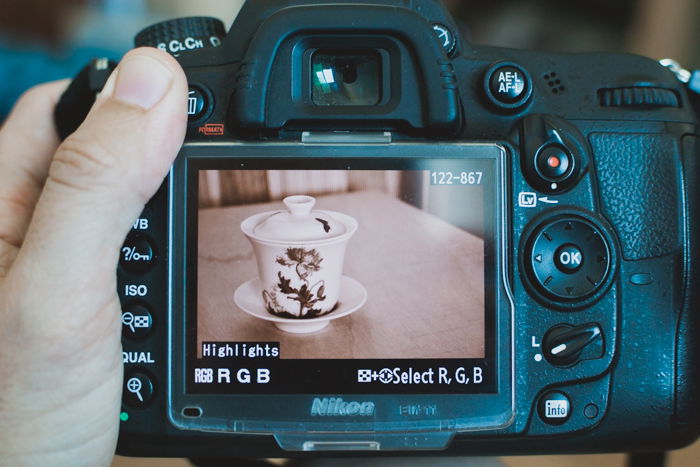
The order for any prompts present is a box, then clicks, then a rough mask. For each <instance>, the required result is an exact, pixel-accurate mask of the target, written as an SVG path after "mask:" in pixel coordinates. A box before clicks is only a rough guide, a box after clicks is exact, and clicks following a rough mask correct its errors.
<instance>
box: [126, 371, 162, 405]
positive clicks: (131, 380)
mask: <svg viewBox="0 0 700 467" xmlns="http://www.w3.org/2000/svg"><path fill="white" fill-rule="evenodd" d="M154 389H155V388H154V386H153V382H152V381H151V378H149V377H148V375H146V374H144V373H142V372H140V371H135V372H129V373H127V374H126V375H124V387H123V390H122V401H123V402H124V404H126V405H128V406H129V407H133V408H136V409H140V408H143V407H145V406H146V405H147V404H148V403H149V402H150V401H151V399H152V398H153V392H154Z"/></svg>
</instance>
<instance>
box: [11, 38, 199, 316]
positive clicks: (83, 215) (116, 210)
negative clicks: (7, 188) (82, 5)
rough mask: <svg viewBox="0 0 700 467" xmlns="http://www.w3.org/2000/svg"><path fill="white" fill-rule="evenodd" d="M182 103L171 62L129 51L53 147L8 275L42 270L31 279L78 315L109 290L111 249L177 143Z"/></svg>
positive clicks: (183, 118) (180, 82) (150, 52)
mask: <svg viewBox="0 0 700 467" xmlns="http://www.w3.org/2000/svg"><path fill="white" fill-rule="evenodd" d="M186 103H187V80H186V78H185V75H184V73H183V71H182V69H181V68H180V66H179V65H178V64H177V62H176V61H175V60H174V59H173V58H172V57H170V56H169V55H168V54H166V53H164V52H161V51H159V50H157V49H149V48H143V49H137V50H134V51H132V52H130V53H128V54H127V55H126V56H125V57H124V59H123V60H122V62H121V63H120V65H119V66H118V67H117V69H116V70H115V71H114V73H113V74H112V76H111V77H110V79H109V80H108V82H107V85H106V86H105V89H104V90H103V92H102V94H101V96H100V98H99V99H98V102H97V104H96V105H95V106H94V107H93V109H92V110H91V112H90V114H89V115H88V116H87V118H86V120H85V122H84V123H83V125H81V127H80V128H79V129H78V130H77V131H76V132H75V133H73V134H72V135H71V136H70V137H69V138H68V139H66V141H65V142H64V143H63V144H61V146H60V147H59V148H58V151H57V152H56V155H55V156H54V158H53V162H52V164H51V167H50V170H49V175H48V179H47V181H46V185H45V187H44V190H43V192H42V194H41V197H40V199H39V202H38V204H37V207H36V210H35V213H34V217H33V219H32V222H31V225H30V227H29V231H28V232H27V236H26V238H25V242H24V245H23V247H22V250H21V252H20V254H19V256H18V258H17V260H16V262H15V264H14V265H13V270H12V271H11V272H10V275H12V274H13V273H14V270H15V268H19V269H20V270H23V271H25V272H24V274H23V276H24V277H25V278H26V277H31V275H30V274H27V273H26V271H27V270H38V271H40V272H39V276H37V278H36V279H35V280H41V278H42V277H48V278H60V279H61V281H60V282H61V283H60V284H55V286H56V287H61V289H60V290H61V293H60V294H61V296H65V294H66V293H70V291H74V292H75V294H74V300H75V302H74V303H73V305H74V306H75V307H76V308H79V307H80V303H78V302H79V301H80V300H88V301H90V300H95V296H94V294H92V295H91V294H90V293H86V290H87V289H88V288H90V287H93V288H94V287H95V284H102V285H104V284H105V281H106V284H108V285H109V284H111V283H112V282H114V280H115V279H114V277H115V270H116V265H117V259H118V252H119V247H120V246H121V244H122V242H123V241H124V237H125V236H126V234H127V232H128V230H129V228H130V226H131V224H132V223H133V220H134V219H135V218H136V217H137V216H138V214H139V213H140V212H141V210H142V209H143V206H144V204H145V202H146V201H147V200H148V199H149V198H150V197H151V196H153V194H154V193H155V191H156V190H157V188H158V187H159V186H160V184H161V183H162V181H163V178H164V176H165V175H166V173H167V171H168V169H169V167H170V165H171V164H172V161H173V159H174V158H175V155H176V154H177V152H178V150H179V148H180V146H181V144H182V141H183V139H184V135H185V129H186V125H187V112H186ZM8 279H9V277H8ZM43 285H45V284H43ZM114 290H115V288H112V289H111V290H107V292H111V294H112V295H113V293H114ZM112 295H107V296H105V297H103V298H104V299H105V300H111V299H112V298H113V296H112ZM87 305H88V308H91V309H96V308H98V307H99V306H100V305H101V304H100V303H87ZM74 310H75V308H74ZM66 311H68V310H66Z"/></svg>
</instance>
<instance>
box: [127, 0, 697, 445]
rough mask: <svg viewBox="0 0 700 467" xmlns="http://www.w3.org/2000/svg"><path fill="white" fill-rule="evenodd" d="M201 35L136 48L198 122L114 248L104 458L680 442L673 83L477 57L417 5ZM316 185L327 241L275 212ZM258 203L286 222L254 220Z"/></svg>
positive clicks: (691, 149) (288, 7)
mask: <svg viewBox="0 0 700 467" xmlns="http://www.w3.org/2000/svg"><path fill="white" fill-rule="evenodd" d="M212 24H213V23H212V21H211V20H207V19H188V20H181V21H179V22H177V21H176V22H173V23H168V24H165V25H157V26H155V27H154V28H151V29H150V30H147V31H145V32H144V33H142V34H140V35H139V37H138V38H137V42H140V43H144V44H149V45H153V46H158V47H161V48H163V49H165V50H167V51H169V52H171V53H174V54H175V55H176V56H177V58H178V60H179V61H180V63H181V64H182V66H183V67H184V69H185V72H186V74H187V77H188V79H189V82H190V101H189V113H190V125H189V129H188V134H187V138H186V142H185V145H184V146H183V148H182V152H181V154H180V156H179V157H178V159H177V161H176V163H175V165H174V167H173V169H172V172H171V174H170V176H169V177H168V179H167V180H166V182H165V183H164V185H163V187H162V189H161V190H160V191H159V192H158V194H157V195H156V196H155V197H154V198H153V200H152V201H151V202H150V203H149V205H148V206H147V208H146V211H145V212H144V214H143V215H142V216H141V218H139V219H138V220H137V221H136V222H135V224H134V229H133V231H132V233H131V234H130V235H129V237H128V238H127V241H126V243H125V244H124V248H123V249H122V256H121V262H120V267H119V271H118V284H119V285H118V287H119V295H120V298H121V300H122V304H123V307H124V315H123V324H124V338H123V346H124V363H125V378H124V381H125V386H124V409H123V412H122V421H121V432H120V438H119V447H118V452H119V453H120V454H126V455H140V456H190V457H197V456H200V457H201V456H216V457H227V456H231V457H233V456H243V455H245V456H255V457H280V456H304V455H329V453H331V452H333V453H336V454H338V453H342V454H349V453H353V454H368V453H374V454H376V452H377V451H382V452H384V451H388V452H401V451H415V452H421V453H432V452H435V451H441V452H447V453H450V454H466V455H503V454H523V453H528V454H529V453H555V452H576V453H579V452H580V453H583V452H609V451H638V450H660V449H671V448H677V447H680V446H684V445H686V444H688V443H690V442H692V441H693V440H695V439H696V438H697V436H698V423H699V422H700V413H699V408H698V395H699V394H698V391H699V389H698V383H699V382H700V375H699V374H698V373H699V372H700V362H699V361H698V357H697V356H698V349H697V346H698V342H700V336H698V330H699V329H700V328H699V327H698V322H697V320H698V317H697V310H698V307H699V305H700V297H699V296H698V293H699V291H700V284H698V264H697V261H698V251H700V248H699V245H698V240H699V238H698V236H699V235H700V225H699V224H698V217H699V215H700V211H699V210H698V199H700V197H699V195H698V182H699V175H700V165H699V162H698V156H699V155H700V138H699V136H698V130H699V128H698V124H697V115H696V113H695V110H694V109H693V106H692V102H691V99H692V96H691V95H690V93H689V91H688V90H687V89H686V88H685V86H684V85H683V83H682V82H681V81H679V80H678V79H677V78H676V76H674V74H673V73H672V72H671V71H669V70H668V69H667V68H666V67H664V66H661V65H660V64H658V63H657V62H655V61H652V60H649V59H646V58H642V57H638V56H633V55H626V54H579V55H564V54H551V53H539V52H530V51H523V50H510V49H502V48H493V47H481V46H479V47H477V46H473V45H472V44H469V43H467V42H465V41H464V40H463V39H462V38H461V36H460V34H459V28H458V27H457V25H456V24H455V22H454V21H453V19H452V18H451V17H450V15H449V14H448V13H447V11H446V9H445V8H444V7H443V6H442V5H441V4H440V3H439V2H437V1H434V0H420V1H410V2H409V1H401V0H383V1H374V2H363V3H349V2H339V1H331V0H324V1H322V2H314V3H311V2H307V1H304V0H270V1H265V2H262V1H249V2H247V3H246V4H245V6H244V7H243V9H242V11H241V13H240V14H239V16H238V18H237V20H236V22H235V23H234V25H233V27H232V28H231V31H230V33H229V34H228V35H227V36H226V37H223V32H222V31H221V27H220V26H219V29H218V30H217V28H216V27H214V29H213V30H212V29H211V27H212V26H211V25H212ZM178 28H182V30H180V29H178ZM188 28H190V29H188ZM207 28H210V29H207ZM217 31H218V32H217ZM375 179H381V183H379V182H378V183H379V184H378V185H377V184H374V182H373V181H372V180H375ZM331 181H332V182H331ZM338 184H339V185H340V186H341V188H337V186H336V185H338ZM261 187H262V188H261ZM363 187H364V188H363ZM367 187H369V188H367ZM377 187H380V188H377ZM392 187H393V188H392ZM212 192H213V193H214V194H215V195H216V194H217V193H218V195H217V196H214V195H212V194H211V193H212ZM260 192H263V194H262V195H261V194H260ZM310 194H313V195H315V197H316V201H317V202H318V204H319V206H320V207H323V208H324V210H319V211H313V212H312V214H311V217H316V219H315V221H318V222H316V223H314V220H311V221H310V222H311V223H310V224H309V225H310V226H311V227H309V226H307V227H308V229H313V225H316V226H317V231H316V230H314V231H313V232H314V233H313V235H311V236H309V234H308V231H307V230H308V229H307V227H303V228H302V231H303V232H304V233H302V234H301V237H294V235H296V234H294V235H293V234H292V232H293V231H295V230H294V229H296V227H294V225H296V224H293V222H292V221H289V222H290V223H285V222H287V221H285V220H284V219H287V217H289V216H291V217H289V219H292V218H293V216H294V213H291V214H290V213H289V212H287V211H285V210H284V208H283V207H282V205H281V204H280V203H279V201H280V200H281V199H282V198H284V197H286V196H290V195H292V198H294V199H292V200H291V201H292V202H297V201H298V200H299V199H302V198H304V199H306V198H309V196H308V195H310ZM300 197H301V198H300ZM222 200H223V201H222ZM286 202H287V201H285V203H286ZM266 209H271V210H270V211H268V212H267V213H265V214H264V216H263V217H264V219H277V220H281V221H280V222H282V224H281V226H280V227H279V229H278V230H277V231H274V232H276V233H272V234H270V235H268V236H267V237H266V236H265V235H263V234H261V233H259V232H262V230H260V231H258V230H255V229H258V228H260V229H263V230H264V229H266V228H267V227H266V226H265V225H264V222H261V223H260V224H256V225H255V227H254V229H253V231H254V233H247V231H246V230H245V225H246V222H253V221H252V220H250V219H252V218H254V217H255V216H256V215H260V212H261V211H265V210H266ZM290 209H291V208H290ZM290 212H291V211H290ZM341 213H342V214H341ZM346 214H347V215H348V216H349V217H351V218H353V219H355V220H357V221H358V222H357V223H355V224H352V222H350V221H348V222H345V221H343V219H345V215H346ZM285 216H287V217H285ZM274 222H277V221H274ZM299 222H301V221H299ZM304 222H306V221H304ZM334 222H335V224H334ZM336 224H337V225H339V226H340V228H341V230H342V229H344V230H343V231H344V232H346V233H347V232H350V230H352V229H355V228H356V229H357V233H355V236H354V237H353V238H351V239H350V240H349V243H348V244H347V245H346V248H347V251H346V253H345V258H344V261H345V263H344V264H345V266H344V273H343V274H346V276H343V279H342V289H341V292H340V298H339V299H337V301H336V302H334V303H331V305H335V307H334V308H332V309H331V310H330V311H327V310H323V309H321V308H314V307H317V306H318V304H319V303H321V302H323V300H324V299H325V297H327V296H330V295H331V292H330V289H331V288H332V286H333V284H334V283H335V281H336V279H337V278H333V277H331V276H328V277H325V276H324V277H325V278H324V279H323V284H324V285H323V286H322V287H321V289H318V288H317V289H316V292H315V293H316V295H314V292H313V291H312V290H311V289H312V287H311V286H310V285H309V284H310V278H311V277H313V274H321V273H322V272H323V271H324V268H325V267H327V268H328V269H330V265H331V263H333V261H335V260H334V259H333V258H331V253H324V251H326V250H324V248H329V247H327V245H329V244H331V243H333V242H336V239H337V238H340V237H334V236H333V235H334V230H333V229H336V227H335V225H336ZM358 224H359V227H358V226H357V225H358ZM239 226H240V227H239ZM353 226H354V227H353ZM304 229H307V230H304ZM241 230H243V232H241ZM273 230H274V229H273ZM321 230H325V232H322V231H321ZM329 230H330V232H329ZM255 232H258V233H255ZM351 233H352V232H350V233H348V234H351ZM315 235H318V236H315ZM343 235H345V234H343ZM341 236H342V235H341ZM246 237H247V238H246ZM292 237H294V238H292ZM338 241H339V240H338ZM266 248H268V249H269V248H278V251H277V252H276V253H275V252H273V253H272V256H270V257H271V258H276V260H275V261H271V262H270V261H269V260H266V259H265V258H266V256H265V255H266V254H268V253H266V252H267V251H268V250H267V249H266ZM268 256H269V255H268ZM321 257H322V258H321ZM266 261H267V262H266ZM294 265H296V266H294ZM274 267H276V268H282V269H277V270H275V271H276V273H275V274H277V276H276V277H279V284H273V287H277V289H276V291H277V295H276V296H275V297H277V298H279V297H281V296H283V297H285V298H283V299H280V300H279V303H278V301H277V298H275V300H272V299H270V297H271V296H274V294H272V292H269V289H268V291H266V290H263V291H262V297H261V296H260V284H259V283H260V282H264V280H265V279H264V277H263V276H264V275H265V272H264V270H265V269H270V268H274ZM319 270H320V271H321V272H319ZM285 271H286V272H285ZM273 272H274V271H273ZM285 274H289V276H287V275H285ZM295 274H296V276H295ZM258 275H259V277H260V279H256V276H258ZM297 276H298V279H299V280H300V281H301V282H299V284H302V282H303V284H302V286H301V288H299V287H296V288H295V286H294V280H296V279H292V280H291V282H290V279H288V277H292V278H294V277H297ZM248 279H249V280H248ZM244 280H248V281H247V282H245V283H244V282H243V281H244ZM256 281H257V282H256ZM285 281H286V282H285ZM318 283H320V281H319V282H318ZM318 283H317V284H318ZM246 284H248V286H250V289H251V290H252V292H250V291H248V292H246V290H248V289H245V287H247V285H246ZM304 284H306V285H309V287H307V288H304V287H306V285H304ZM358 284H359V285H358ZM256 287H257V288H256ZM262 287H263V288H264V287H265V285H264V284H263V286H262ZM353 287H354V288H353ZM349 290H352V291H353V293H350V292H349ZM246 293H248V295H245V294H246ZM266 294H267V295H266ZM353 294H354V295H353ZM244 295H245V296H244ZM246 300H247V301H246ZM284 300H288V301H291V302H294V303H295V304H296V305H298V306H299V310H300V311H299V313H296V312H295V311H294V308H291V309H290V308H289V307H288V306H286V305H285V304H284V303H286V302H284ZM296 305H295V306H296ZM305 307H306V308H305ZM280 310H282V311H281V312H280ZM290 310H291V311H290ZM343 310H344V311H343ZM334 313H335V314H340V315H341V316H337V319H335V317H334V316H333V314H334ZM343 313H344V314H343ZM283 315H284V316H283ZM307 325H313V326H311V327H306V328H305V327H304V326H307ZM314 326H315V327H314ZM319 326H320V327H319ZM311 328H313V329H312V330H309V329H311ZM421 330H422V332H421Z"/></svg>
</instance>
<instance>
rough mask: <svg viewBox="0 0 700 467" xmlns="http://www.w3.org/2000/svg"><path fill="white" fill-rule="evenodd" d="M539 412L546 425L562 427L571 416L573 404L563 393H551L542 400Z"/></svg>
mask: <svg viewBox="0 0 700 467" xmlns="http://www.w3.org/2000/svg"><path fill="white" fill-rule="evenodd" d="M537 411H538V412H539V414H540V418H541V419H542V421H544V422H545V423H548V424H550V425H561V424H563V423H564V422H566V421H567V420H568V419H569V416H571V402H570V401H569V398H568V397H567V395H566V394H564V393H563V392H559V391H550V392H548V393H547V394H545V395H544V396H542V398H541V399H540V403H539V406H538V408H537Z"/></svg>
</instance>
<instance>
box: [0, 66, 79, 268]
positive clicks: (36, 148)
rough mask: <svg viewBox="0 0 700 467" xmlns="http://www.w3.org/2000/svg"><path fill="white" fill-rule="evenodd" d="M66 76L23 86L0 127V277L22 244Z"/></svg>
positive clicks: (54, 143)
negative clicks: (61, 79)
mask: <svg viewBox="0 0 700 467" xmlns="http://www.w3.org/2000/svg"><path fill="white" fill-rule="evenodd" d="M67 86H68V80H64V81H57V82H53V83H48V84H43V85H40V86H37V87H34V88H32V89H30V90H29V91H27V92H26V93H25V94H24V95H23V96H22V97H21V98H20V99H19V101H18V102H17V104H16V105H15V107H14V109H13V110H12V112H11V113H10V116H9V117H8V118H7V120H6V121H5V123H4V125H3V126H2V129H0V277H3V276H4V275H5V273H6V271H7V269H9V267H10V265H11V264H12V261H13V260H14V257H15V256H16V254H17V251H18V250H19V248H20V247H21V245H22V242H23V240H24V236H25V234H26V231H27V227H28V225H29V221H30V220H31V217H32V213H33V212H34V206H35V205H36V201H37V199H38V198H39V194H40V193H41V190H42V187H43V185H44V182H45V181H46V177H47V174H48V170H49V166H50V164H51V159H52V157H53V154H54V152H55V151H56V148H57V147H58V144H59V140H58V135H57V134H56V130H55V128H54V116H53V111H54V107H55V106H56V103H57V102H58V100H59V98H60V96H61V94H62V93H63V91H64V90H65V89H66V87H67Z"/></svg>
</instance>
